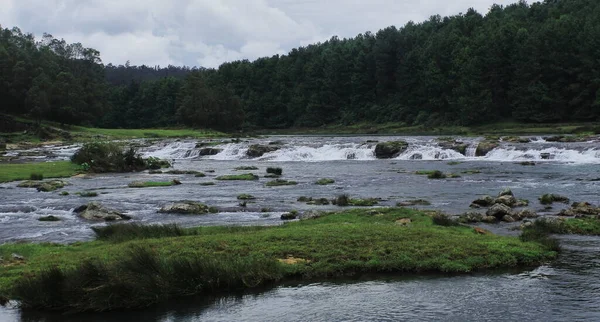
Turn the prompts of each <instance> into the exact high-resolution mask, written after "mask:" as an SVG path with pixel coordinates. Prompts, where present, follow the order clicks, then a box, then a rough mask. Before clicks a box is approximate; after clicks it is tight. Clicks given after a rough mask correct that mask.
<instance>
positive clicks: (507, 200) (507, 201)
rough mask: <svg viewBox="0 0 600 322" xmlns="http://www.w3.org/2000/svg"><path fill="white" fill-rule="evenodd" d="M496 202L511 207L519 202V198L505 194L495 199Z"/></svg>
mask: <svg viewBox="0 0 600 322" xmlns="http://www.w3.org/2000/svg"><path fill="white" fill-rule="evenodd" d="M494 204H503V205H507V206H509V207H514V206H515V205H516V204H517V199H515V197H514V196H512V195H504V196H501V197H498V198H496V199H495V200H494Z"/></svg>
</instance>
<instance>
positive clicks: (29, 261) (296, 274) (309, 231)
mask: <svg viewBox="0 0 600 322" xmlns="http://www.w3.org/2000/svg"><path fill="white" fill-rule="evenodd" d="M402 218H410V219H411V223H410V225H408V226H401V225H398V224H396V221H397V220H399V219H402ZM109 229H112V230H113V231H112V232H111V233H107V234H108V235H110V236H113V237H110V238H109V240H106V241H92V242H82V243H75V244H72V245H58V244H31V243H20V244H5V245H1V246H0V256H3V258H11V257H10V256H9V255H10V254H12V253H17V254H20V255H22V256H24V257H25V259H26V260H25V261H24V262H23V263H21V264H18V263H16V262H14V263H13V262H7V263H4V267H3V274H0V295H1V296H6V297H8V298H12V299H20V300H22V301H23V302H22V303H23V304H24V305H25V307H33V308H45V309H49V308H52V309H60V310H70V309H72V310H75V311H77V310H108V309H120V308H132V307H140V306H147V305H150V304H152V303H155V302H157V301H162V300H165V299H167V298H170V297H174V296H179V295H192V294H204V295H208V294H211V293H213V292H215V291H219V292H222V291H230V290H234V289H240V288H242V289H243V288H249V287H255V286H260V285H264V284H265V283H269V282H272V281H281V280H286V279H297V278H315V277H321V278H326V277H335V276H343V275H352V274H357V273H371V272H372V273H375V272H444V273H465V272H472V271H479V270H486V269H493V268H509V267H518V266H532V265H538V264H540V263H542V262H544V261H547V260H549V259H552V258H554V257H555V256H556V255H557V254H556V252H554V251H551V250H549V249H547V248H545V246H543V245H542V244H539V243H537V242H523V241H520V240H519V239H518V238H515V237H506V236H496V235H491V234H486V235H479V234H477V233H475V232H474V231H473V229H472V228H469V227H462V226H457V227H443V226H437V225H433V223H432V220H431V218H430V217H428V216H426V215H424V214H423V213H421V212H418V211H414V210H408V209H379V210H378V212H377V216H374V215H371V214H370V213H369V212H368V211H364V210H350V211H346V212H343V213H338V214H330V215H326V216H323V217H320V218H318V219H313V220H306V221H299V222H293V223H287V224H285V225H282V226H277V227H200V228H194V229H184V230H183V233H182V234H183V235H179V234H180V232H181V231H180V230H178V229H176V232H177V233H176V234H171V233H168V232H167V233H165V231H164V229H159V231H158V232H156V231H154V232H151V233H138V232H136V231H135V228H133V230H132V229H129V230H130V231H129V232H126V233H123V232H117V230H119V229H121V228H116V227H113V228H109ZM155 233H156V234H159V236H163V235H161V234H163V233H164V234H166V235H167V236H170V237H166V236H165V237H163V238H154V237H153V234H155ZM115 236H117V237H115ZM115 238H116V239H115ZM139 238H143V239H139ZM119 240H121V241H123V242H118V241H119ZM124 240H127V241H124ZM91 263H93V264H91ZM51 267H54V269H50V268H51ZM215 283H216V284H215ZM15 285H17V286H18V287H17V288H15ZM44 299H49V301H44Z"/></svg>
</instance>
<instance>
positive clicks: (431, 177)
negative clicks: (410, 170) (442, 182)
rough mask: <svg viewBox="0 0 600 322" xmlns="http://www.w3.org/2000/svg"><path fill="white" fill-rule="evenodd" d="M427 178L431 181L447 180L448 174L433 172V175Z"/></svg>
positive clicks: (430, 174)
mask: <svg viewBox="0 0 600 322" xmlns="http://www.w3.org/2000/svg"><path fill="white" fill-rule="evenodd" d="M427 178H429V179H445V178H446V174H444V173H443V172H442V171H439V170H435V171H432V172H431V173H429V174H428V175H427ZM452 178H454V177H452Z"/></svg>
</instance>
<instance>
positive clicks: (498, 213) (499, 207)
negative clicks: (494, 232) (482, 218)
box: [486, 203, 512, 220]
mask: <svg viewBox="0 0 600 322" xmlns="http://www.w3.org/2000/svg"><path fill="white" fill-rule="evenodd" d="M486 215H488V216H494V217H496V219H499V220H500V219H502V218H503V217H504V216H506V215H508V216H511V215H512V210H511V209H510V207H509V206H507V205H504V204H501V203H497V204H495V205H493V206H492V207H490V209H488V211H487V212H486Z"/></svg>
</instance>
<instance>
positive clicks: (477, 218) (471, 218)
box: [458, 212, 484, 224]
mask: <svg viewBox="0 0 600 322" xmlns="http://www.w3.org/2000/svg"><path fill="white" fill-rule="evenodd" d="M483 218H484V215H483V214H481V213H478V212H466V213H464V214H462V215H460V216H458V222H460V223H465V224H466V223H477V222H482V221H483Z"/></svg>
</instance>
